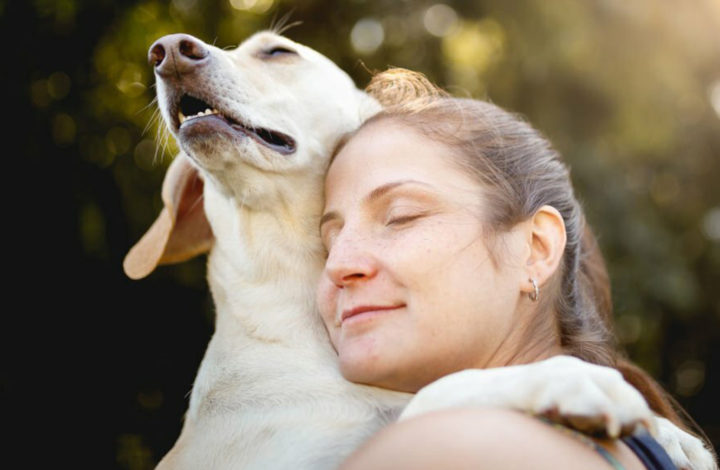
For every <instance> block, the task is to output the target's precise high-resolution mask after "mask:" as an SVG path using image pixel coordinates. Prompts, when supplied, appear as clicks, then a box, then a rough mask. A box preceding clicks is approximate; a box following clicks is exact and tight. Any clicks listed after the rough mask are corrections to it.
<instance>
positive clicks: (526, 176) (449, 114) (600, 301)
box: [335, 68, 702, 432]
mask: <svg viewBox="0 0 720 470" xmlns="http://www.w3.org/2000/svg"><path fill="white" fill-rule="evenodd" d="M366 91H367V92H368V93H369V94H370V95H371V96H373V97H374V98H375V99H377V100H378V101H379V102H380V104H381V106H382V110H381V111H380V112H379V113H378V114H376V115H374V116H373V117H371V118H370V119H368V120H367V121H366V122H365V123H364V124H363V127H364V126H366V125H368V124H370V123H373V122H378V121H381V120H391V121H392V122H394V123H399V124H401V125H404V126H406V127H408V128H410V129H413V130H415V131H416V132H418V133H419V134H420V135H423V136H426V137H428V138H430V139H431V140H434V141H436V142H439V143H442V144H444V145H446V146H448V147H449V148H451V149H453V150H454V152H453V154H454V155H455V156H456V160H458V161H457V162H456V163H458V164H459V165H460V166H461V167H462V168H464V169H466V170H467V171H468V172H470V173H471V174H472V175H473V176H474V177H475V178H477V180H478V181H479V183H480V188H482V191H483V196H484V197H485V198H486V203H485V206H484V207H487V209H488V210H487V214H488V215H487V219H486V220H484V223H485V226H487V227H490V230H491V231H490V233H489V234H488V235H490V236H492V235H493V234H497V233H502V232H504V231H507V230H508V229H510V228H512V227H513V226H514V225H516V224H517V223H519V222H521V221H524V220H527V219H528V218H530V217H532V216H533V214H535V212H536V211H537V210H538V209H540V207H541V206H543V205H549V206H552V207H554V208H555V209H557V210H558V211H559V212H560V214H561V215H562V218H563V221H564V223H565V228H566V233H567V243H566V246H565V252H564V254H563V259H562V264H561V267H560V269H558V272H557V273H556V274H555V275H554V276H553V277H552V278H551V279H550V281H548V283H547V285H546V286H544V288H543V295H542V296H541V301H540V303H539V306H538V308H539V312H540V313H543V312H545V313H548V314H549V313H551V312H552V313H554V315H555V322H554V325H553V324H552V323H553V322H548V321H547V315H536V316H535V319H534V320H535V321H534V324H533V325H531V331H532V332H533V333H548V334H552V335H556V336H559V338H560V343H561V346H562V348H563V350H564V351H565V352H566V353H567V354H569V355H572V356H575V357H578V358H580V359H583V360H585V361H588V362H591V363H595V364H600V365H605V366H610V367H615V368H616V369H618V370H619V371H620V372H621V373H622V374H623V375H624V377H625V379H626V380H627V381H628V382H630V383H631V384H632V385H633V386H635V387H636V388H637V389H638V390H639V391H640V392H641V393H642V394H643V396H644V397H645V398H646V400H647V401H648V403H649V405H650V407H651V408H652V409H653V410H654V411H656V412H657V413H658V414H660V415H662V416H664V417H666V418H668V419H670V420H671V421H673V422H674V423H676V424H677V425H679V426H681V427H683V428H685V429H688V425H687V424H686V423H685V422H684V421H683V419H681V418H680V416H679V414H678V413H682V414H683V416H685V418H686V419H689V417H688V416H687V414H686V413H685V412H684V411H683V410H682V408H681V407H679V406H678V405H677V403H676V402H675V401H674V400H673V399H672V398H671V397H670V396H669V394H667V392H665V391H664V390H663V389H662V387H660V386H659V385H658V384H657V382H655V381H654V380H653V379H652V378H651V377H650V376H649V375H648V374H647V373H645V372H644V371H642V370H641V369H640V368H638V367H637V366H635V365H633V364H632V363H631V362H630V361H629V360H627V359H625V358H624V357H623V356H622V354H621V353H620V352H619V350H618V347H617V345H616V343H615V339H614V338H615V335H614V333H613V324H612V300H611V295H610V283H609V279H608V274H607V269H606V267H605V262H604V260H603V257H602V254H601V252H600V249H599V247H598V244H597V242H596V240H595V237H594V235H593V233H592V230H591V229H590V227H589V226H588V224H587V223H586V221H585V216H584V214H583V210H582V208H581V206H580V204H579V202H578V200H577V199H576V197H575V194H574V192H573V188H572V184H571V181H570V175H569V170H568V168H567V166H566V165H565V164H564V163H563V161H562V158H561V157H560V155H559V154H558V152H557V151H556V150H555V149H553V147H552V145H551V144H550V143H549V141H548V140H547V139H546V138H545V137H543V136H542V135H541V134H540V132H538V131H537V130H535V129H534V128H533V127H532V126H530V125H529V124H528V123H527V122H526V121H525V120H524V119H522V118H521V117H519V116H517V115H514V114H512V113H509V112H507V111H505V110H503V109H501V108H499V107H498V106H495V105H493V104H491V103H488V102H485V101H480V100H473V99H464V98H455V97H452V96H450V95H449V94H448V93H446V92H445V91H443V90H441V89H439V88H438V87H436V86H435V85H433V84H432V83H430V82H429V81H428V80H427V79H426V78H425V77H424V76H423V75H422V74H420V73H416V72H412V71H409V70H405V69H400V68H393V69H390V70H387V71H385V72H381V73H379V74H376V75H375V76H374V77H373V79H372V80H371V82H370V84H369V85H368V87H367V88H366ZM356 132H357V131H356ZM349 137H350V136H346V138H344V139H342V141H341V142H340V143H339V144H338V147H337V148H336V150H335V154H337V153H338V152H339V150H340V149H341V148H342V146H343V145H344V144H345V142H347V140H348V139H349ZM491 251H492V250H491ZM548 324H550V325H548ZM548 328H551V329H552V331H543V329H545V330H547V329H548ZM535 336H542V334H539V335H535ZM544 337H545V338H547V336H544ZM689 422H691V423H693V422H692V420H691V419H689ZM693 425H694V423H693ZM694 427H695V428H696V429H697V430H698V431H699V432H702V431H701V430H700V429H699V428H697V426H696V425H695V426H694Z"/></svg>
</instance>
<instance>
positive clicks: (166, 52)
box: [148, 34, 210, 75]
mask: <svg viewBox="0 0 720 470" xmlns="http://www.w3.org/2000/svg"><path fill="white" fill-rule="evenodd" d="M209 55H210V50H209V49H208V48H207V47H206V46H205V43H204V42H202V41H201V40H199V39H197V38H195V37H193V36H190V35H189V34H170V35H167V36H163V37H161V38H160V39H158V40H157V41H155V42H154V43H153V45H152V46H150V50H149V51H148V62H149V63H150V65H152V66H153V67H155V70H156V71H157V73H159V74H160V75H167V74H171V73H187V72H191V71H192V70H194V69H195V68H197V67H198V66H199V65H202V64H203V63H205V61H206V59H207V57H208V56H209Z"/></svg>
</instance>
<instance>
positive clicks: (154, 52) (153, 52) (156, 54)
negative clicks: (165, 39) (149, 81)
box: [148, 44, 165, 67]
mask: <svg viewBox="0 0 720 470" xmlns="http://www.w3.org/2000/svg"><path fill="white" fill-rule="evenodd" d="M164 59H165V48H164V47H163V45H162V44H155V45H154V46H153V47H151V48H150V52H148V62H149V63H150V65H152V66H154V67H157V66H158V65H160V64H162V61H163V60H164Z"/></svg>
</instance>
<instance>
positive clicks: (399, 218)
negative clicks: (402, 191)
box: [385, 210, 427, 226]
mask: <svg viewBox="0 0 720 470" xmlns="http://www.w3.org/2000/svg"><path fill="white" fill-rule="evenodd" d="M425 215H427V212H426V211H418V210H414V211H408V210H402V211H401V210H391V211H390V212H388V214H387V215H386V217H385V225H386V226H393V225H394V226H400V225H405V224H408V223H410V222H412V221H414V220H417V219H419V218H421V217H424V216H425Z"/></svg>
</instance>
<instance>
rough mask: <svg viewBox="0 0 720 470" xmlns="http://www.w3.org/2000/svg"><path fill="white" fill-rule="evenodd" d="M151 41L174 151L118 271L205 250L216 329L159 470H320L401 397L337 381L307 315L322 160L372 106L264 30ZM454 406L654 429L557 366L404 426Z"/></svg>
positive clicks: (608, 378)
mask: <svg viewBox="0 0 720 470" xmlns="http://www.w3.org/2000/svg"><path fill="white" fill-rule="evenodd" d="M184 39H185V40H189V41H196V43H195V44H199V45H200V49H199V50H200V52H201V53H198V51H195V52H194V53H193V54H194V55H193V54H191V55H193V59H192V60H191V61H189V62H188V61H186V62H188V63H184V62H183V60H184V59H183V57H180V55H179V53H178V51H177V50H172V47H169V46H168V45H169V44H171V43H173V41H175V43H177V42H178V41H182V40H184ZM186 44H187V43H186ZM165 46H166V47H165V49H164V55H163V59H164V60H165V61H167V62H166V65H165V68H164V69H163V70H164V73H163V74H157V75H156V76H157V95H158V103H159V106H160V109H161V111H162V114H163V117H164V118H165V121H166V122H167V123H168V126H169V128H170V130H171V132H172V133H173V135H175V137H176V138H177V139H178V141H179V143H180V146H181V148H182V150H183V153H181V154H180V155H178V156H177V157H176V158H175V160H174V161H173V162H172V164H171V165H170V168H169V169H168V173H167V175H166V178H165V182H164V184H163V201H164V203H165V209H163V211H162V213H161V214H160V216H159V217H158V219H157V220H156V222H155V224H153V226H152V227H151V228H150V230H149V231H148V232H147V233H146V234H145V236H144V237H143V238H142V239H141V240H140V241H139V242H138V243H137V244H136V245H135V246H134V247H133V249H132V250H131V251H130V252H129V253H128V256H127V257H126V260H125V264H124V267H125V271H126V273H127V274H128V275H129V276H130V277H132V278H135V279H138V278H142V277H144V276H146V275H148V274H149V273H150V272H152V270H153V269H154V268H155V267H156V266H157V265H158V264H164V263H174V262H179V261H183V260H185V259H188V258H190V257H192V256H195V255H198V254H201V253H204V252H209V256H208V264H207V277H208V282H209V285H210V289H211V291H212V295H213V299H214V302H215V307H216V324H215V333H214V335H213V337H212V339H211V341H210V343H209V345H208V348H207V351H206V354H205V357H204V359H203V361H202V364H201V366H200V369H199V371H198V374H197V378H196V380H195V383H194V385H193V389H192V394H191V397H190V405H189V409H188V411H187V414H186V416H185V422H184V426H183V429H182V432H181V435H180V437H179V439H178V441H177V442H176V444H175V446H174V447H173V448H172V449H171V451H170V452H169V453H168V454H167V455H166V456H165V457H164V458H163V460H162V461H161V463H160V465H159V468H163V469H168V468H171V469H198V468H203V469H230V468H232V469H236V468H242V469H330V468H334V467H336V466H337V465H338V463H339V462H341V461H342V460H343V459H344V458H345V457H346V456H347V455H348V454H349V453H350V452H351V451H352V450H354V449H355V448H356V447H357V446H358V444H359V443H361V442H362V441H363V440H364V439H365V438H367V437H368V436H369V435H370V434H371V433H372V432H374V431H376V430H377V429H378V428H380V427H381V426H383V425H385V424H386V423H388V422H389V421H392V420H394V419H396V418H397V417H398V415H399V413H400V412H401V410H403V408H404V407H405V405H406V404H407V403H408V402H409V401H410V399H411V398H413V396H411V395H408V394H404V393H399V392H393V391H388V390H382V389H378V388H374V387H369V386H363V385H357V384H352V383H349V382H347V381H345V380H344V379H343V378H342V376H341V375H340V374H339V372H338V368H337V364H336V354H335V352H334V350H333V349H332V346H331V345H330V343H329V340H328V337H327V333H326V331H325V329H324V327H323V325H322V323H321V321H320V317H319V315H317V313H316V311H315V307H314V290H315V284H316V280H317V279H318V276H319V273H320V272H321V270H322V267H323V263H324V253H323V250H322V247H321V244H320V242H319V238H318V227H317V224H318V219H319V216H320V211H321V210H322V187H323V184H322V180H323V177H324V172H325V169H326V167H327V164H328V159H329V156H330V153H331V151H332V149H333V147H334V145H335V144H336V142H337V140H338V139H339V137H340V136H341V135H343V134H344V133H346V132H348V131H352V130H353V129H355V128H357V127H358V126H359V125H360V123H361V122H362V121H363V119H365V118H367V117H368V116H370V115H372V114H373V113H374V112H376V111H377V110H378V108H379V106H378V105H377V103H376V102H375V101H374V100H372V99H371V98H369V97H368V96H367V95H366V94H364V93H363V92H361V91H359V90H358V89H357V88H356V87H355V85H354V83H353V82H352V80H351V79H350V78H349V77H348V76H347V75H346V74H345V73H344V72H342V71H341V70H340V69H338V67H337V66H335V65H334V64H333V63H332V62H331V61H330V60H328V59H327V58H325V57H324V56H322V55H320V54H319V53H317V52H315V51H314V50H312V49H310V48H308V47H305V46H302V45H300V44H297V43H295V42H292V41H290V40H289V39H287V38H284V37H281V36H278V35H276V34H273V33H270V32H262V33H258V34H256V35H254V36H252V37H251V38H249V39H248V40H246V41H245V42H243V43H242V44H241V45H240V46H239V47H238V48H237V49H235V50H220V49H217V48H215V47H212V46H209V45H206V44H203V43H202V42H200V41H199V40H197V39H194V38H191V37H189V36H184V37H180V36H177V37H173V38H171V39H168V40H167V41H166V44H165ZM278 48H279V49H278ZM205 52H207V55H206V56H205V55H203V54H204V53H205ZM155 59H156V60H157V59H158V58H157V57H156V58H155ZM185 93H187V94H190V95H192V96H194V97H196V98H199V99H201V100H203V101H206V102H207V103H210V104H211V105H212V107H214V108H216V109H217V110H218V111H219V112H220V114H222V115H225V116H227V117H229V118H232V120H233V121H235V122H237V123H242V124H243V125H244V126H245V127H246V128H255V129H268V130H271V131H274V132H277V133H282V134H278V135H284V136H290V137H292V139H293V141H294V142H291V143H290V144H289V145H288V148H287V149H286V150H287V151H277V149H276V148H273V147H272V146H270V145H267V144H264V143H263V142H262V139H261V138H260V134H259V133H255V134H253V132H252V131H247V130H244V131H243V130H241V129H240V128H239V125H238V126H236V127H235V130H234V131H233V130H231V128H230V127H229V126H226V125H225V124H222V123H221V120H220V119H218V118H217V117H216V116H206V117H200V118H196V119H197V121H196V122H194V123H191V124H192V125H190V126H188V122H187V121H186V122H185V124H183V125H182V126H179V125H178V124H179V121H178V117H177V112H178V108H177V106H178V102H179V100H180V97H181V96H182V95H183V94H185ZM203 126H205V127H203ZM223 126H225V127H223ZM188 129H190V131H188ZM193 129H194V130H193ZM188 157H189V158H188ZM463 404H466V405H491V406H503V407H510V408H514V409H518V410H522V411H527V412H531V413H543V412H548V411H549V410H553V414H554V415H558V416H560V417H561V419H564V420H565V421H567V422H570V423H573V422H576V423H578V422H582V423H583V425H586V426H591V427H594V428H602V429H606V430H607V431H608V432H609V433H611V434H617V433H618V432H619V431H620V429H621V428H624V429H630V428H633V427H634V426H635V425H637V424H640V423H643V424H646V425H649V426H651V427H653V425H652V423H653V422H654V421H653V417H652V415H651V413H650V411H649V409H648V408H647V405H646V404H645V402H644V400H643V399H642V397H641V396H640V395H639V393H638V392H637V391H635V389H633V388H632V387H630V386H629V385H628V384H626V383H625V382H624V381H623V380H622V377H621V376H620V374H619V373H618V372H617V371H615V370H612V369H608V368H604V367H599V366H594V365H590V364H587V363H584V362H582V361H579V360H577V359H574V358H570V357H556V358H552V359H549V360H547V361H543V362H540V363H536V364H530V365H524V366H513V367H506V368H501V369H488V370H473V371H465V372H460V373H458V374H453V375H451V376H448V377H446V378H444V379H441V380H440V381H438V382H436V383H435V384H432V385H430V386H429V387H427V388H426V389H424V390H422V391H421V392H420V393H419V394H417V395H415V397H414V398H413V400H412V401H411V402H410V406H408V407H407V408H406V412H405V414H404V415H403V416H411V415H414V414H417V413H422V412H424V411H427V410H429V409H436V408H441V407H448V406H455V405H463ZM555 412H557V413H555ZM579 416H582V417H583V419H581V420H576V419H574V418H573V417H579ZM661 429H664V430H665V431H664V432H665V435H666V436H670V440H671V441H672V442H673V443H675V444H678V445H679V446H680V447H679V448H680V450H679V451H677V452H676V454H675V455H673V458H674V459H676V461H677V462H682V459H683V458H685V454H688V455H690V454H691V452H689V451H688V450H687V449H688V447H687V446H692V445H693V444H695V442H693V441H692V439H693V438H690V437H687V438H684V439H679V438H676V436H681V435H680V434H673V432H674V429H676V428H674V427H670V428H668V427H667V426H665V427H663V426H661ZM668 429H669V431H668ZM682 446H685V448H683V447H682ZM701 448H702V447H701ZM692 449H694V450H697V449H696V448H695V447H693V448H692ZM698 455H699V454H698ZM700 457H704V454H703V455H700ZM694 458H696V459H697V461H698V462H703V460H702V458H699V457H697V455H695V456H694ZM687 468H691V467H689V466H688V467H687ZM694 468H712V467H703V466H702V465H698V466H696V467H694Z"/></svg>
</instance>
